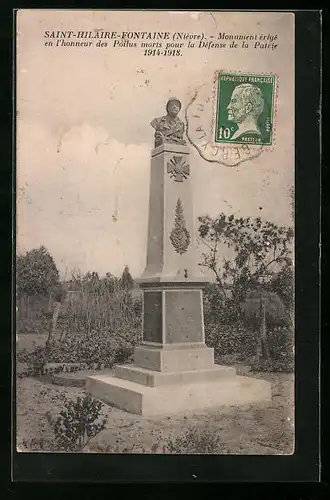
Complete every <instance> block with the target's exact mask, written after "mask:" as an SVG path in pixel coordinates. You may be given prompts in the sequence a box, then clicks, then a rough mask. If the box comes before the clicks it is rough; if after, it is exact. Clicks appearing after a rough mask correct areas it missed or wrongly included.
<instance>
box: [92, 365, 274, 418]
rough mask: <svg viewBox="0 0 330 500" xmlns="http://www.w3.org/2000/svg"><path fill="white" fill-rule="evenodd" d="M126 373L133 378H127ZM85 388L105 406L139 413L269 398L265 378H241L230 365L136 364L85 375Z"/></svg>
mask: <svg viewBox="0 0 330 500" xmlns="http://www.w3.org/2000/svg"><path fill="white" fill-rule="evenodd" d="M118 375H119V376H121V377H123V376H124V377H125V378H119V377H118ZM130 376H131V377H132V380H135V381H132V380H127V378H129V377H130ZM148 377H149V379H148ZM150 377H151V378H150ZM196 378H198V381H196ZM151 384H154V386H150V385H151ZM162 384H164V385H162ZM86 391H87V392H88V393H90V394H91V395H92V396H94V397H95V398H97V399H100V400H101V401H103V402H105V403H107V404H109V405H112V406H115V407H117V408H120V409H122V410H124V411H128V412H130V413H136V414H139V415H143V416H152V415H166V414H173V413H180V412H187V411H200V410H205V409H208V408H217V407H220V406H235V405H243V404H249V403H257V402H266V401H269V400H270V399H271V384H270V383H269V382H267V381H266V380H260V379H255V378H252V377H241V376H238V375H235V370H234V369H233V368H229V367H223V366H217V365H215V366H214V368H213V369H208V370H201V371H198V372H197V371H195V372H181V373H160V372H158V373H157V374H155V372H153V371H151V370H145V369H142V368H140V367H134V366H132V367H117V373H116V376H115V377H112V376H109V375H97V376H92V377H88V379H87V380H86Z"/></svg>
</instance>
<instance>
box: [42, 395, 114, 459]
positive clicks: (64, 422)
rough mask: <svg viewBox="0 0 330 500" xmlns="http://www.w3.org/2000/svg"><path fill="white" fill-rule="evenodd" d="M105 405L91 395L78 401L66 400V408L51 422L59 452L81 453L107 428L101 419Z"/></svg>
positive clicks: (103, 419) (104, 420)
mask: <svg viewBox="0 0 330 500" xmlns="http://www.w3.org/2000/svg"><path fill="white" fill-rule="evenodd" d="M102 407H103V404H102V403H101V402H100V401H98V400H96V399H94V398H93V397H92V396H90V395H89V394H88V395H86V396H84V397H78V398H77V400H76V401H73V400H71V399H66V398H65V399H64V408H63V410H61V412H60V413H59V415H58V417H57V418H56V419H55V420H54V421H52V422H51V425H52V427H53V431H54V436H55V443H56V450H57V451H81V450H82V449H83V448H84V446H86V444H87V443H88V441H89V440H90V439H92V438H93V437H94V436H96V434H98V433H99V432H100V431H102V430H103V429H104V428H105V424H106V421H107V419H106V418H101V410H102Z"/></svg>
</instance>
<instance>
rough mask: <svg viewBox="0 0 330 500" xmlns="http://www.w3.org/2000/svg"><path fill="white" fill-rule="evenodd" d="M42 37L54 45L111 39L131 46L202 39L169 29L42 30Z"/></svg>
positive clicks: (200, 36) (199, 35) (199, 36)
mask: <svg viewBox="0 0 330 500" xmlns="http://www.w3.org/2000/svg"><path fill="white" fill-rule="evenodd" d="M44 38H45V39H48V40H53V41H55V42H56V45H61V43H62V41H64V42H66V43H65V45H67V42H71V43H70V44H69V45H72V46H75V45H76V44H77V45H79V44H80V43H82V42H88V41H91V40H95V41H97V40H107V41H108V40H112V41H113V45H114V46H116V45H118V46H122V44H127V46H128V44H129V45H130V46H132V47H134V46H136V42H135V40H136V41H142V42H143V41H145V42H153V41H155V42H157V41H166V40H177V41H180V40H183V41H185V40H195V41H199V40H203V38H204V34H203V33H185V32H175V33H170V32H169V31H121V32H118V31H105V30H101V29H100V30H98V29H95V30H91V31H85V30H64V31H59V30H58V31H57V30H46V31H45V32H44Z"/></svg>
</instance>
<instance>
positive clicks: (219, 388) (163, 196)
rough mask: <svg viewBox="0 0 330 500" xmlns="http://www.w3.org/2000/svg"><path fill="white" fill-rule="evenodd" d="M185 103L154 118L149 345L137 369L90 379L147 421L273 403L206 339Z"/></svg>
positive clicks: (145, 339)
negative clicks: (220, 361)
mask: <svg viewBox="0 0 330 500" xmlns="http://www.w3.org/2000/svg"><path fill="white" fill-rule="evenodd" d="M180 109H181V103H180V101H179V100H178V99H175V98H173V99H170V100H169V101H168V103H167V106H166V110H167V115H166V116H163V117H161V118H155V119H154V120H153V121H152V122H151V125H152V127H153V128H154V129H155V143H154V149H153V150H152V152H151V172H150V191H149V221H148V243H147V262H146V268H145V270H144V272H143V274H142V276H141V278H140V279H139V280H137V281H138V283H139V284H140V287H141V289H142V291H143V312H142V314H143V326H142V342H141V345H139V346H137V347H136V348H135V352H134V364H133V365H119V366H116V367H115V369H114V375H113V376H110V375H106V374H101V375H97V376H92V377H88V379H87V381H86V390H87V392H89V393H91V394H92V395H93V396H94V397H96V398H99V399H101V400H102V401H104V402H106V403H108V404H111V405H114V406H117V407H119V408H121V409H123V410H126V411H129V412H132V413H138V414H141V415H157V414H168V413H176V412H180V411H192V410H198V409H205V408H210V407H218V406H222V405H239V404H246V403H251V402H257V401H266V400H268V399H270V397H271V389H270V384H269V382H267V381H264V380H259V379H254V378H252V377H241V376H238V375H236V370H235V369H234V368H232V367H229V366H220V365H216V364H214V353H213V349H211V348H210V347H207V346H206V344H205V336H204V318H203V295H202V292H203V288H204V287H205V285H206V283H207V281H208V280H207V279H206V278H205V277H203V275H202V274H201V272H200V269H199V266H198V263H197V258H196V244H195V227H194V226H195V224H194V221H195V218H194V212H193V199H192V188H191V182H192V179H191V174H192V165H191V159H190V154H189V148H188V146H187V143H186V141H185V139H184V123H183V122H182V121H181V120H180V119H179V117H178V113H179V111H180Z"/></svg>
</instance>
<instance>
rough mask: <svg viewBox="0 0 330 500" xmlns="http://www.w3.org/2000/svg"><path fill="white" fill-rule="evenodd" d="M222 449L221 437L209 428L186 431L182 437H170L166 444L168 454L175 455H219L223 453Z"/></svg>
mask: <svg viewBox="0 0 330 500" xmlns="http://www.w3.org/2000/svg"><path fill="white" fill-rule="evenodd" d="M222 449H223V444H222V442H221V441H220V437H219V436H218V435H217V434H216V433H215V432H214V431H211V430H210V429H208V428H207V427H204V428H203V429H198V428H195V427H193V428H191V429H188V430H185V431H184V432H183V434H182V435H180V436H175V437H170V438H169V439H168V441H167V443H166V451H167V453H174V454H193V455H207V454H217V453H221V451H222Z"/></svg>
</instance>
